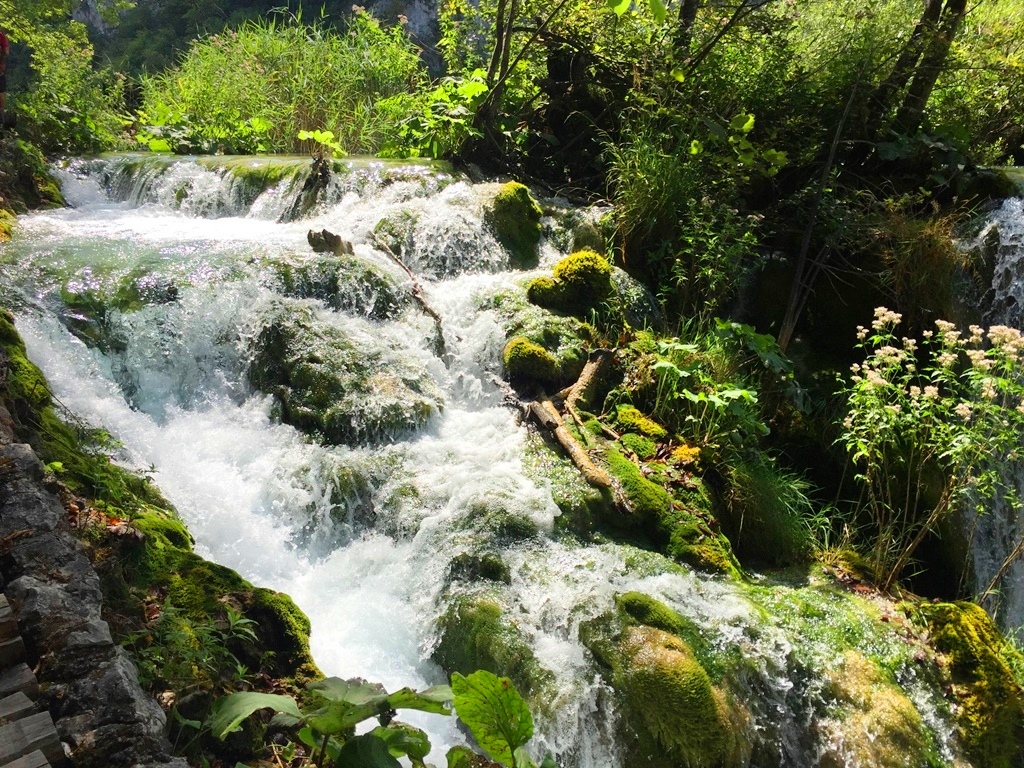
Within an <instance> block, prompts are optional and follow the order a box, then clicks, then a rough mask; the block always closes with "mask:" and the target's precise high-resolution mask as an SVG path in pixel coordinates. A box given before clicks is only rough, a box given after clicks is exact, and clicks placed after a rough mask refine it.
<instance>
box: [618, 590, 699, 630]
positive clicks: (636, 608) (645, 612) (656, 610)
mask: <svg viewBox="0 0 1024 768" xmlns="http://www.w3.org/2000/svg"><path fill="white" fill-rule="evenodd" d="M615 606H616V607H617V608H618V609H619V610H620V611H624V612H625V613H626V614H627V615H628V616H629V617H630V618H632V619H633V620H635V621H636V622H637V623H638V624H642V625H644V626H647V627H654V628H655V629H660V630H662V631H663V632H669V633H671V634H673V635H677V636H679V637H683V636H685V634H686V633H687V632H688V630H689V629H690V626H689V624H688V623H687V622H686V621H684V619H683V617H682V616H680V615H679V614H678V613H676V612H675V611H673V610H672V609H671V608H669V607H668V606H667V605H665V604H664V603H663V602H661V601H660V600H656V599H655V598H653V597H651V596H650V595H645V594H644V593H643V592H625V593H623V594H621V595H618V596H617V597H616V598H615Z"/></svg>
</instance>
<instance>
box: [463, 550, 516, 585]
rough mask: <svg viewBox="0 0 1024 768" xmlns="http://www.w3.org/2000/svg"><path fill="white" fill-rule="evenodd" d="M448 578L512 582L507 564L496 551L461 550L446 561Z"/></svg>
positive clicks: (470, 580)
mask: <svg viewBox="0 0 1024 768" xmlns="http://www.w3.org/2000/svg"><path fill="white" fill-rule="evenodd" d="M448 580H449V582H451V581H468V582H473V581H481V580H483V581H494V582H500V583H502V584H511V583H512V574H511V572H510V571H509V567H508V565H506V564H505V561H504V560H502V559H501V555H499V554H498V553H497V552H483V553H481V554H472V553H469V552H462V553H461V554H458V555H456V556H455V557H453V558H452V560H451V562H450V563H448Z"/></svg>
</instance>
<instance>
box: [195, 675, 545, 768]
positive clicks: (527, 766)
mask: <svg viewBox="0 0 1024 768" xmlns="http://www.w3.org/2000/svg"><path fill="white" fill-rule="evenodd" d="M308 690H309V692H310V694H311V697H312V700H313V702H312V704H311V705H307V706H301V705H300V704H299V702H297V701H296V700H295V699H294V698H293V697H291V696H284V695H280V694H269V693H258V692H254V691H246V692H241V693H232V694H229V695H228V696H225V697H223V698H221V699H219V700H218V701H217V702H216V703H215V704H214V707H213V711H212V713H211V715H210V718H209V721H208V725H209V727H210V729H211V731H212V732H213V734H214V735H215V736H217V737H218V738H221V739H223V738H225V737H226V736H227V735H228V734H229V733H231V732H232V731H234V730H237V729H238V727H239V726H240V725H241V723H242V721H243V720H245V719H246V718H247V717H249V716H250V715H252V714H253V713H254V712H256V711H258V710H260V709H272V710H274V711H275V712H276V714H275V716H274V718H273V720H272V721H271V725H272V726H273V727H275V728H281V729H286V730H288V731H289V732H290V733H293V734H294V735H295V738H296V739H297V740H298V741H299V742H300V743H301V744H302V745H305V747H306V748H307V749H309V750H310V751H309V755H308V761H305V762H303V765H305V764H311V765H314V766H317V768H323V767H324V766H364V767H365V768H396V767H397V766H399V765H400V763H399V762H398V760H397V759H396V758H399V757H406V758H408V759H409V761H410V763H411V764H412V765H413V767H414V768H424V765H425V763H424V762H423V761H424V759H425V758H426V756H427V754H428V753H429V752H430V741H429V739H428V737H427V734H426V733H424V732H423V731H422V730H420V729H418V728H414V727H413V726H410V725H407V724H405V723H401V722H399V721H397V720H395V719H394V717H395V714H396V710H399V709H412V710H419V711H421V712H429V713H432V714H438V715H450V714H451V709H450V707H451V705H452V703H454V707H455V711H456V712H457V713H458V716H459V718H460V719H461V720H462V722H463V723H464V724H465V725H466V726H467V727H468V728H469V730H470V732H471V733H472V734H473V737H474V738H475V739H476V741H477V743H479V744H480V746H481V747H482V748H483V749H484V750H486V751H487V753H488V754H489V755H490V756H491V757H492V758H493V759H494V760H496V761H497V762H498V763H500V764H501V765H504V766H507V767H508V768H535V763H534V762H533V761H532V759H531V758H530V757H529V755H528V754H527V753H526V752H525V750H524V747H525V745H526V743H527V742H528V741H529V740H530V738H531V737H532V736H533V719H532V717H531V716H530V712H529V710H528V709H527V707H526V703H525V702H524V701H523V698H522V696H520V695H519V693H518V691H516V689H515V687H514V686H513V685H512V683H511V682H510V681H509V679H508V678H505V677H498V676H496V675H493V674H491V673H490V672H486V671H482V670H481V671H478V672H474V673H473V674H471V675H468V676H466V677H463V676H462V675H460V674H458V673H456V674H454V675H453V676H452V686H451V687H449V686H447V685H436V686H433V687H431V688H428V689H426V690H424V691H413V690H411V689H409V688H403V689H402V690H400V691H396V692H395V693H388V692H387V691H386V690H385V689H384V687H383V686H381V685H379V684H376V683H367V682H365V681H363V680H359V679H352V680H342V679H340V678H337V677H329V678H326V679H324V680H320V681H318V682H315V683H311V684H310V685H309V686H308ZM372 719H376V720H377V721H378V723H379V725H378V726H377V727H375V728H374V729H373V730H371V731H369V732H367V733H364V734H361V735H358V736H357V735H355V728H356V726H357V725H359V724H360V723H362V722H364V721H366V720H372ZM289 752H290V753H291V754H294V748H293V749H292V750H289ZM479 760H480V758H479V756H477V755H476V753H474V752H473V751H472V750H470V749H468V748H467V747H453V748H452V749H451V750H449V752H448V755H447V761H448V768H470V766H476V765H479V764H480V763H479ZM541 768H555V764H554V760H553V759H552V758H551V757H550V756H549V757H548V758H546V759H545V760H544V762H543V763H542V765H541Z"/></svg>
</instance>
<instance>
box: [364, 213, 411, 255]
mask: <svg viewBox="0 0 1024 768" xmlns="http://www.w3.org/2000/svg"><path fill="white" fill-rule="evenodd" d="M416 221H417V218H416V215H415V214H413V213H412V212H411V211H408V210H405V209H402V210H400V211H397V212H392V213H389V214H388V215H387V216H385V217H383V218H382V219H381V220H380V221H378V222H377V224H376V226H375V227H374V228H373V233H374V234H375V235H376V236H377V237H378V238H380V240H381V241H382V242H383V243H384V244H385V245H387V247H388V248H390V249H391V251H392V252H393V253H394V254H395V255H396V256H401V255H402V254H403V253H407V252H408V251H409V250H411V249H412V247H413V232H414V230H415V228H416Z"/></svg>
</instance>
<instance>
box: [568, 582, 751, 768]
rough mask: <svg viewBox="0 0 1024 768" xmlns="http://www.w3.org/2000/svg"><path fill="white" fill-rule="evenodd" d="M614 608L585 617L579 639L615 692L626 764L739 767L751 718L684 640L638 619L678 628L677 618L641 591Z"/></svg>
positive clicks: (745, 752)
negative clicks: (609, 613)
mask: <svg viewBox="0 0 1024 768" xmlns="http://www.w3.org/2000/svg"><path fill="white" fill-rule="evenodd" d="M617 609H618V610H617V615H616V614H612V615H604V616H602V617H599V618H597V619H594V620H592V621H589V622H585V623H584V624H583V626H581V629H580V638H581V640H582V641H583V643H584V645H586V646H587V647H588V648H589V649H590V650H591V652H592V653H593V654H594V657H595V659H596V660H597V661H598V663H599V664H600V666H601V668H602V670H603V674H604V675H605V677H606V678H607V679H608V680H609V682H610V683H611V685H612V687H613V688H614V689H615V690H616V692H617V693H618V694H619V697H620V717H621V719H620V725H619V740H620V744H621V745H622V746H623V747H624V749H625V750H626V753H627V756H628V757H627V760H626V764H627V765H651V766H657V767H658V768H669V767H670V766H671V767H673V768H674V767H675V766H723V767H724V766H741V765H745V764H746V761H747V760H748V759H749V756H750V747H749V739H748V737H747V733H746V729H747V722H748V719H749V716H748V715H747V714H746V713H745V712H744V710H743V709H742V707H740V706H738V705H737V704H736V703H734V702H733V701H732V700H731V699H730V697H729V696H728V694H727V693H726V692H725V691H724V690H722V689H721V688H718V687H717V686H715V685H714V684H713V682H712V679H711V677H710V676H709V674H708V672H707V670H706V669H705V668H704V666H703V665H702V664H701V662H700V661H699V660H698V658H697V656H696V655H695V654H694V652H693V649H692V647H691V646H690V645H689V643H687V642H686V641H685V640H684V639H683V638H682V637H680V636H679V635H677V634H675V633H673V632H670V631H666V630H664V629H659V628H656V627H653V626H650V625H648V624H644V623H642V621H641V620H644V621H655V622H658V623H661V624H663V625H665V626H668V627H670V628H672V629H680V630H682V629H683V623H684V622H683V620H682V619H681V617H678V615H674V614H673V612H672V611H671V610H670V609H668V608H667V607H666V606H664V605H663V604H661V603H659V602H658V601H656V600H654V599H653V598H649V597H648V596H646V595H641V594H640V593H627V594H626V595H623V596H620V598H619V600H618V606H617ZM634 613H635V614H636V615H638V616H640V617H641V620H638V619H637V618H636V617H635V616H634V615H633V614H634Z"/></svg>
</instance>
